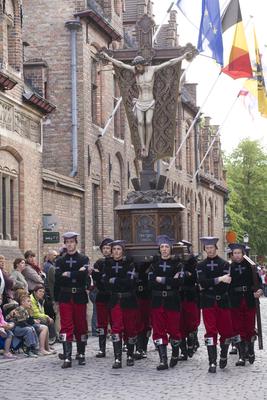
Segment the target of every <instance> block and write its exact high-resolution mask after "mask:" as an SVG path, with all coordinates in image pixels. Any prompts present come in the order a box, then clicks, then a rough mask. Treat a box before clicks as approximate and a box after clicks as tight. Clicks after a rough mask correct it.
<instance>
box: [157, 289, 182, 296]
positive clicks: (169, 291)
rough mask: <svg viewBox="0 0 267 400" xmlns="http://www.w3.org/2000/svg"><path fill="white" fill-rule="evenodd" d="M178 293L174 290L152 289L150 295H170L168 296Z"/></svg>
mask: <svg viewBox="0 0 267 400" xmlns="http://www.w3.org/2000/svg"><path fill="white" fill-rule="evenodd" d="M177 294H178V293H177V292H175V291H174V290H162V291H159V290H153V291H152V296H156V297H170V296H175V295H177Z"/></svg>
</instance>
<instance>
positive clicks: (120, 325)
mask: <svg viewBox="0 0 267 400" xmlns="http://www.w3.org/2000/svg"><path fill="white" fill-rule="evenodd" d="M137 320H138V309H137V308H121V306H120V304H116V305H115V307H113V308H112V309H111V332H112V334H119V335H120V338H122V336H123V338H124V340H125V341H127V340H128V339H129V338H133V337H136V336H137V333H138V332H137Z"/></svg>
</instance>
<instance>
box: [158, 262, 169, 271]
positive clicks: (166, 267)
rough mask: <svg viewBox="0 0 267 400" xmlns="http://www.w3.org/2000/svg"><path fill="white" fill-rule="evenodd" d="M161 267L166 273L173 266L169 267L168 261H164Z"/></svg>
mask: <svg viewBox="0 0 267 400" xmlns="http://www.w3.org/2000/svg"><path fill="white" fill-rule="evenodd" d="M159 267H160V268H162V270H163V272H166V270H167V269H168V268H171V266H170V265H168V264H167V263H166V261H164V263H163V264H160V266H159Z"/></svg>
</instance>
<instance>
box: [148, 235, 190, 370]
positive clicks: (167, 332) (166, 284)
mask: <svg viewBox="0 0 267 400" xmlns="http://www.w3.org/2000/svg"><path fill="white" fill-rule="evenodd" d="M172 243H173V241H172V240H171V239H170V238H169V237H168V236H166V235H161V236H158V237H157V244H158V245H159V252H160V255H158V256H154V258H153V261H152V264H151V270H150V272H149V282H150V286H151V296H152V302H151V308H152V328H153V340H154V342H155V344H156V345H157V348H158V351H159V357H160V364H159V365H158V366H157V370H158V371H161V370H165V369H168V359H167V345H168V342H169V339H170V343H171V345H172V356H171V360H170V367H171V368H172V367H174V366H175V365H176V364H177V362H178V356H179V345H180V343H181V332H180V308H181V300H180V295H179V287H180V286H181V285H182V283H183V275H182V268H181V263H180V259H179V258H178V257H177V256H173V255H172V254H171V250H172Z"/></svg>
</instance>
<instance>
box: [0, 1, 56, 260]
mask: <svg viewBox="0 0 267 400" xmlns="http://www.w3.org/2000/svg"><path fill="white" fill-rule="evenodd" d="M53 109H54V106H53V105H51V104H50V103H49V102H48V101H47V100H46V99H45V98H43V97H42V96H41V95H40V94H39V93H38V92H37V91H35V90H33V89H32V87H31V85H30V84H29V83H27V82H26V80H25V79H24V75H23V43H22V10H21V2H20V1H19V0H16V1H15V0H14V1H12V0H6V1H1V2H0V253H1V254H4V255H5V256H6V258H7V259H9V260H14V257H16V256H18V255H20V256H21V254H22V253H21V252H23V251H24V250H25V249H28V248H31V247H32V248H33V249H34V250H35V251H38V252H39V253H40V251H41V242H40V232H41V229H42V224H41V221H42V180H41V178H42V119H43V117H44V116H45V115H46V114H48V113H49V112H51V111H52V110H53Z"/></svg>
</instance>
